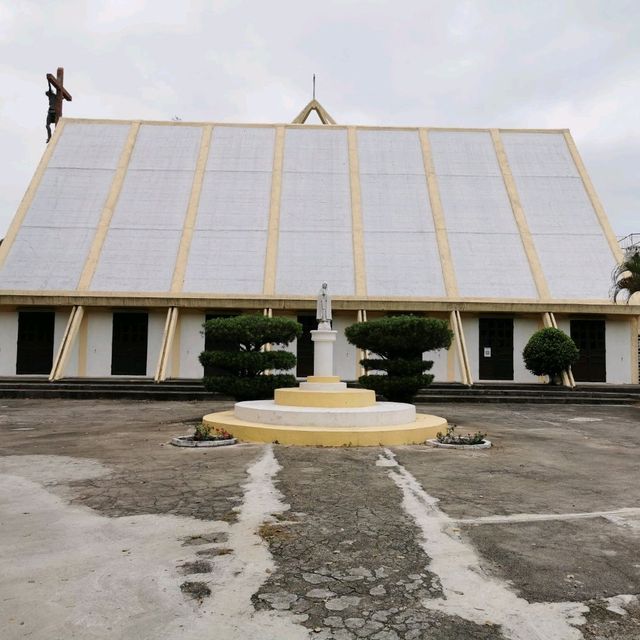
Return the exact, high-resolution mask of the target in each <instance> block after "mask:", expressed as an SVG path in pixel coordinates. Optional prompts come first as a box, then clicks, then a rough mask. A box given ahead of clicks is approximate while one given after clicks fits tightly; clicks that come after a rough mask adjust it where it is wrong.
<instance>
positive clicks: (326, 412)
mask: <svg viewBox="0 0 640 640" xmlns="http://www.w3.org/2000/svg"><path fill="white" fill-rule="evenodd" d="M233 415H234V416H235V417H236V418H237V419H238V420H243V421H245V422H253V423H260V424H268V425H283V426H301V427H323V428H325V429H332V428H350V427H354V428H358V427H383V426H393V425H402V424H410V423H412V422H415V421H416V408H415V407H414V406H413V405H412V404H404V403H401V402H378V403H376V404H375V405H373V406H370V407H356V408H353V409H345V408H337V409H335V408H321V409H320V408H318V407H296V406H288V405H279V404H276V403H275V402H274V401H273V400H249V401H246V402H237V403H236V405H235V409H234V412H233Z"/></svg>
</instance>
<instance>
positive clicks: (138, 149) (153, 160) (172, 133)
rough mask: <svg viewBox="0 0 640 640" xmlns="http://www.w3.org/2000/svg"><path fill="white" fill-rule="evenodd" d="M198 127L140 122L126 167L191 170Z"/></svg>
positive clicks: (198, 136)
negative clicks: (141, 123)
mask: <svg viewBox="0 0 640 640" xmlns="http://www.w3.org/2000/svg"><path fill="white" fill-rule="evenodd" d="M202 132H203V128H202V127H167V126H162V125H151V124H143V125H142V126H141V127H140V130H139V131H138V136H137V138H136V144H135V146H134V148H133V153H132V154H131V160H130V162H129V169H130V170H131V169H156V170H158V169H160V170H174V171H194V170H195V168H196V162H197V160H198V152H199V151H200V140H201V139H202Z"/></svg>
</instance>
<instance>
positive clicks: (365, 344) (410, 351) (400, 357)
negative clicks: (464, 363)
mask: <svg viewBox="0 0 640 640" xmlns="http://www.w3.org/2000/svg"><path fill="white" fill-rule="evenodd" d="M345 334H346V336H347V340H349V342H350V343H351V344H353V345H355V346H356V347H358V348H359V349H364V350H366V351H370V352H372V353H373V354H375V355H377V356H378V358H365V359H363V360H361V361H360V364H361V365H362V366H363V367H364V368H365V369H367V370H376V371H383V372H384V374H374V375H364V376H361V377H360V379H359V381H360V384H361V385H362V386H363V387H365V388H366V389H373V390H374V391H375V392H376V393H378V394H380V395H382V396H384V397H385V398H386V399H387V400H390V401H392V402H411V401H412V400H413V399H414V398H415V396H416V394H417V393H418V391H419V390H420V389H421V388H423V387H427V386H429V385H430V384H431V382H432V381H433V376H432V375H431V374H425V373H424V372H425V371H428V370H429V369H431V367H432V366H433V362H432V361H430V360H423V359H422V354H423V352H424V351H437V350H439V349H448V348H449V347H450V346H451V340H452V339H453V333H452V332H451V330H450V329H449V326H448V324H447V322H446V321H444V320H436V319H434V318H421V317H418V316H413V315H403V316H391V317H388V318H380V319H378V320H371V321H370V322H359V323H357V324H354V325H351V326H350V327H348V328H347V329H346V331H345Z"/></svg>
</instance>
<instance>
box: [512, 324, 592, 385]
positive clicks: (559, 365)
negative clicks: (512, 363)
mask: <svg viewBox="0 0 640 640" xmlns="http://www.w3.org/2000/svg"><path fill="white" fill-rule="evenodd" d="M579 355H580V352H579V351H578V347H576V344H575V342H574V341H573V340H572V339H571V338H570V337H569V336H568V335H567V334H566V333H564V332H563V331H560V329H555V328H553V327H547V328H546V329H540V331H536V333H534V334H533V335H532V336H531V338H529V342H527V346H526V347H525V348H524V350H523V351H522V357H523V359H524V364H525V366H526V367H527V369H528V370H529V371H531V373H533V375H535V376H549V384H554V383H555V379H556V378H557V376H559V375H560V374H561V373H562V372H563V371H566V370H567V369H568V368H569V367H570V366H571V365H572V364H574V363H575V361H576V360H577V359H578V356H579Z"/></svg>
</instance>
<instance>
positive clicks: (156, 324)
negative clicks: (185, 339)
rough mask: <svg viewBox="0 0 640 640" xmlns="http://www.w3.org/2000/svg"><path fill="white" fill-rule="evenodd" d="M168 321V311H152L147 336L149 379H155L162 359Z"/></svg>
mask: <svg viewBox="0 0 640 640" xmlns="http://www.w3.org/2000/svg"><path fill="white" fill-rule="evenodd" d="M166 321H167V312H166V311H150V312H149V325H148V334H147V377H151V378H153V376H154V375H155V373H156V367H157V366H158V359H159V358H160V349H161V348H162V338H163V336H164V325H165V322H166Z"/></svg>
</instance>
